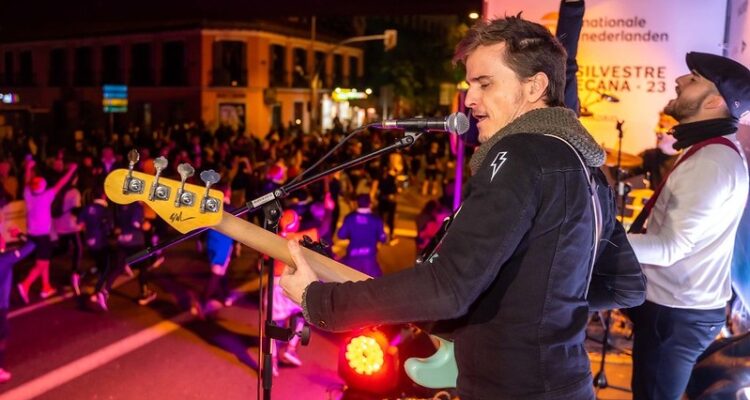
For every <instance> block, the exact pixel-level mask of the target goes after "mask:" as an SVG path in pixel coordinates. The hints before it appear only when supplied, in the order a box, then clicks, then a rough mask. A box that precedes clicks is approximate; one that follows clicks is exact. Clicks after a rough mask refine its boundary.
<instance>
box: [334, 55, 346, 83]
mask: <svg viewBox="0 0 750 400" xmlns="http://www.w3.org/2000/svg"><path fill="white" fill-rule="evenodd" d="M333 86H334V87H341V86H344V58H343V57H342V56H341V54H334V55H333Z"/></svg>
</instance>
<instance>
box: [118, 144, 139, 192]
mask: <svg viewBox="0 0 750 400" xmlns="http://www.w3.org/2000/svg"><path fill="white" fill-rule="evenodd" d="M140 159H141V156H140V155H139V154H138V151H137V150H136V149H132V150H130V151H129V152H128V176H127V177H126V178H125V182H123V184H122V194H128V193H143V184H144V182H143V180H141V179H138V178H133V167H135V164H136V163H137V162H138V160H140Z"/></svg>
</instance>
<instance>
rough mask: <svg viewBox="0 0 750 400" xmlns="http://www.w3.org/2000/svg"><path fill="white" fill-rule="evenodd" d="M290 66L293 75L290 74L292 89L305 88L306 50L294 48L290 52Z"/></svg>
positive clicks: (306, 84)
mask: <svg viewBox="0 0 750 400" xmlns="http://www.w3.org/2000/svg"><path fill="white" fill-rule="evenodd" d="M292 65H293V66H294V73H293V74H292V86H293V87H307V86H309V85H308V83H307V75H308V73H309V72H308V71H307V50H305V49H300V48H295V49H294V51H292Z"/></svg>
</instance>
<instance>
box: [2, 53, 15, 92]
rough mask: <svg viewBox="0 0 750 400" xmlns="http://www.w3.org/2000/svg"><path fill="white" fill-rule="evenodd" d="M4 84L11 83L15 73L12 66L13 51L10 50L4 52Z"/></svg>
mask: <svg viewBox="0 0 750 400" xmlns="http://www.w3.org/2000/svg"><path fill="white" fill-rule="evenodd" d="M4 62H5V79H4V81H5V84H6V85H13V84H14V81H15V80H16V79H15V78H16V77H15V74H16V69H15V68H14V67H15V66H14V64H13V53H12V52H10V51H6V52H5V60H4Z"/></svg>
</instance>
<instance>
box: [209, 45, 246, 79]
mask: <svg viewBox="0 0 750 400" xmlns="http://www.w3.org/2000/svg"><path fill="white" fill-rule="evenodd" d="M213 51H214V54H213V56H214V57H213V58H214V62H213V71H212V75H213V85H214V86H247V44H246V43H245V42H240V41H233V40H222V41H218V42H214V47H213Z"/></svg>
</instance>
